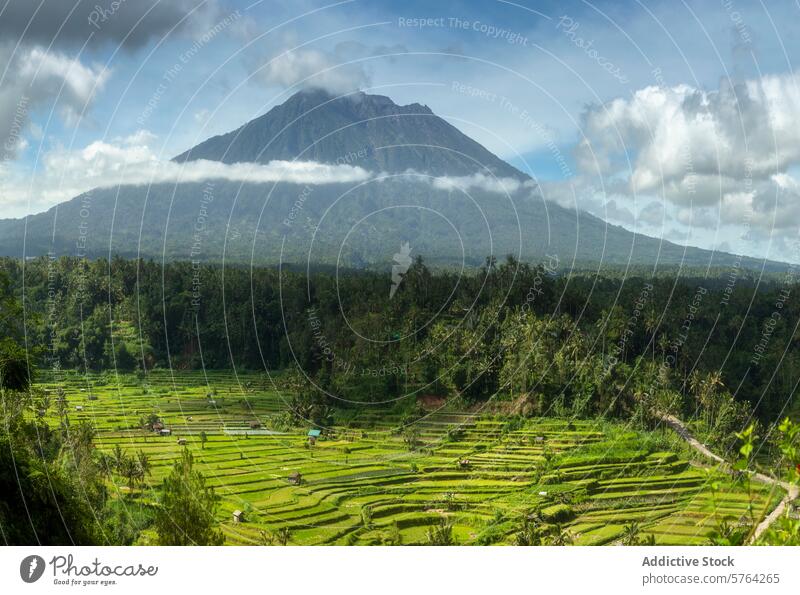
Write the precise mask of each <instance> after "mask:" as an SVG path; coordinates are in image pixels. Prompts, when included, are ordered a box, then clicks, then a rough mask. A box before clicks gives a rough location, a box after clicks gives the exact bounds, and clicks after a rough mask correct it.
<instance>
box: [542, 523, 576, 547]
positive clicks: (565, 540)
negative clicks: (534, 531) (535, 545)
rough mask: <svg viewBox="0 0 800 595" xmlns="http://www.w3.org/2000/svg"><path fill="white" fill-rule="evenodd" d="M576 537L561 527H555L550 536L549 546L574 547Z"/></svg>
mask: <svg viewBox="0 0 800 595" xmlns="http://www.w3.org/2000/svg"><path fill="white" fill-rule="evenodd" d="M574 541H575V537H574V536H573V535H572V533H570V531H569V529H565V528H564V527H562V526H561V525H554V526H553V529H552V533H551V535H550V540H549V541H548V544H549V545H572V543H573V542H574Z"/></svg>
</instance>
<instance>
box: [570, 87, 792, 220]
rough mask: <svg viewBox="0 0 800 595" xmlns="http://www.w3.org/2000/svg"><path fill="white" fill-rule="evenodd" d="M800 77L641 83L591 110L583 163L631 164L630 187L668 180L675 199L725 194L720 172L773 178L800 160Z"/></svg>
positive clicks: (657, 187) (602, 168) (597, 168)
mask: <svg viewBox="0 0 800 595" xmlns="http://www.w3.org/2000/svg"><path fill="white" fill-rule="evenodd" d="M798 83H799V81H798V80H797V79H796V77H795V76H794V75H793V74H791V75H784V76H767V77H764V78H762V79H759V80H751V81H747V82H745V83H741V84H735V85H730V84H722V85H721V86H720V88H719V89H717V90H714V91H703V90H700V89H696V88H693V87H690V86H688V85H680V86H676V87H672V88H664V87H647V88H644V89H640V90H638V91H636V92H635V93H634V95H633V97H632V98H630V99H623V98H620V99H615V100H613V101H611V102H609V103H607V104H605V105H603V106H594V107H592V108H590V109H589V110H588V111H587V112H586V113H585V115H584V129H585V130H584V132H585V134H586V139H585V140H584V141H582V142H581V143H580V145H579V147H578V159H579V163H580V165H581V167H582V170H583V171H584V172H599V173H600V174H603V175H609V174H612V173H618V172H620V171H622V172H625V173H626V174H628V175H629V182H630V188H631V191H635V192H660V191H661V189H662V188H663V189H665V191H666V192H665V193H666V197H667V198H668V199H669V200H672V201H674V202H679V203H689V202H698V201H699V202H703V203H706V204H711V203H716V202H719V201H720V199H721V197H722V196H723V193H724V192H721V191H720V178H722V181H723V183H725V182H730V181H733V182H735V183H741V182H744V181H745V180H747V179H751V180H757V179H767V178H768V177H769V176H771V175H772V174H774V173H776V172H777V171H782V170H784V169H785V168H786V167H787V166H789V165H790V164H792V163H797V162H798V161H800V127H799V126H797V122H798V121H800V84H798ZM595 157H596V159H595ZM628 160H630V162H631V164H632V168H630V169H629V168H628ZM723 191H724V188H723Z"/></svg>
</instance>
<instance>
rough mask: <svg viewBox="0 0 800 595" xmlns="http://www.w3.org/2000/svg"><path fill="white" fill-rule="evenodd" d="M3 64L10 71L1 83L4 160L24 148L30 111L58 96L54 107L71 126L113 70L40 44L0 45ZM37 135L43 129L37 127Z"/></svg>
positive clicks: (0, 143)
mask: <svg viewBox="0 0 800 595" xmlns="http://www.w3.org/2000/svg"><path fill="white" fill-rule="evenodd" d="M0 64H8V71H7V73H6V75H5V78H4V79H3V81H2V84H1V85H0V152H1V153H2V157H3V160H13V159H15V158H16V156H17V152H18V151H19V150H20V149H22V148H24V137H25V134H26V133H27V132H28V124H29V119H30V114H31V112H32V111H33V110H35V109H37V108H41V107H43V106H48V105H49V102H51V101H53V100H54V98H55V97H58V100H57V103H56V104H55V106H54V107H55V108H56V109H57V112H58V113H60V114H61V116H62V117H63V118H64V120H65V122H66V123H67V124H68V125H72V124H74V123H75V122H76V121H77V119H78V118H79V117H80V114H81V113H82V112H83V111H84V110H85V109H86V108H87V107H88V106H89V105H91V104H92V102H93V101H94V97H95V94H96V92H97V91H99V90H101V89H102V88H103V87H104V86H105V84H106V82H107V81H108V77H109V75H110V72H109V71H108V70H106V69H103V68H101V67H95V66H87V65H85V64H83V63H82V62H81V61H80V60H78V59H77V58H70V57H68V56H66V55H64V54H60V53H57V52H47V51H45V50H43V49H42V48H39V47H33V48H27V49H26V48H23V49H21V50H20V49H18V50H17V51H16V52H14V51H12V50H11V49H10V48H6V49H3V48H0ZM33 134H34V136H36V135H37V134H38V135H41V130H38V131H36V130H34V131H33Z"/></svg>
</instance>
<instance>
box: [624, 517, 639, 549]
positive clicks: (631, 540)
mask: <svg viewBox="0 0 800 595" xmlns="http://www.w3.org/2000/svg"><path fill="white" fill-rule="evenodd" d="M640 530H641V529H640V527H639V523H637V522H636V521H633V522H630V523H628V524H627V525H625V530H624V531H623V532H622V545H639V532H640Z"/></svg>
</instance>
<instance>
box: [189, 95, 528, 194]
mask: <svg viewBox="0 0 800 595" xmlns="http://www.w3.org/2000/svg"><path fill="white" fill-rule="evenodd" d="M352 155H359V156H361V157H359V159H358V160H357V162H355V163H354V162H352V160H351V159H348V160H347V161H346V162H347V163H350V164H351V165H357V166H360V167H363V168H364V169H369V170H373V171H384V172H390V173H399V172H404V171H407V170H409V169H410V170H414V171H418V172H420V173H425V174H430V175H435V176H446V175H448V176H463V175H471V174H474V173H484V174H488V173H493V174H495V175H497V176H500V177H512V178H516V179H527V176H525V175H524V174H522V173H521V172H519V171H518V170H516V169H515V168H513V167H512V166H510V165H509V164H507V163H506V162H505V161H503V160H501V159H500V158H498V157H497V156H496V155H494V154H492V153H491V152H489V151H488V150H487V149H486V148H485V147H483V146H481V145H480V144H479V143H477V142H475V141H474V140H472V139H471V138H469V137H468V136H466V135H465V134H463V133H462V132H461V131H459V130H458V129H457V128H455V127H454V126H452V125H451V124H449V123H448V122H446V121H445V120H443V119H442V118H440V117H439V116H437V115H436V114H434V113H433V111H431V109H430V108H429V107H428V106H426V105H422V104H420V103H411V104H408V105H398V104H397V103H395V102H394V101H393V100H392V99H391V98H389V97H387V96H385V95H372V94H368V93H364V92H363V91H356V92H353V93H350V94H346V95H333V94H331V93H329V92H328V91H325V90H322V89H304V90H302V91H298V92H297V93H295V94H294V95H292V96H291V97H289V99H287V100H286V101H285V102H284V103H282V104H280V105H277V106H275V107H273V108H272V109H270V110H269V111H268V112H267V113H266V114H264V115H263V116H260V117H258V118H256V119H254V120H251V121H250V122H248V123H246V124H245V125H244V126H242V127H241V128H239V129H238V130H234V131H232V132H229V133H228V134H224V135H222V136H217V137H214V138H211V139H209V140H207V141H205V142H203V143H200V144H199V145H197V146H196V147H194V148H192V149H190V150H189V151H187V152H186V153H183V154H182V155H179V156H178V157H176V158H175V160H176V161H179V162H183V161H193V160H197V159H208V160H211V161H222V162H225V163H243V162H256V163H267V162H269V161H273V160H283V161H294V160H298V161H317V162H320V163H330V164H339V163H342V162H343V161H342V160H343V159H344V157H343V156H352Z"/></svg>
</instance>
